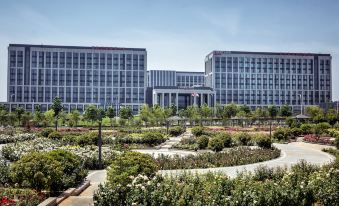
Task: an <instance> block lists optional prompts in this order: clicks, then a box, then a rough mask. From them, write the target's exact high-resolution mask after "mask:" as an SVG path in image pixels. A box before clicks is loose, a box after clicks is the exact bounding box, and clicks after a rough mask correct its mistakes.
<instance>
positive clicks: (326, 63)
mask: <svg viewBox="0 0 339 206" xmlns="http://www.w3.org/2000/svg"><path fill="white" fill-rule="evenodd" d="M205 76H206V79H205V85H206V86H208V87H211V88H213V89H214V90H215V92H216V95H215V100H214V101H215V102H216V103H219V104H221V105H224V104H230V103H235V104H246V105H248V106H251V107H253V108H255V107H262V106H267V105H277V106H281V105H284V104H288V105H290V106H291V107H292V108H293V109H294V110H295V111H296V110H300V108H301V107H300V105H303V106H306V105H322V104H324V103H325V102H329V101H330V100H331V99H332V83H331V55H330V54H313V53H275V52H241V51H213V52H211V53H210V54H208V55H207V56H206V58H205Z"/></svg>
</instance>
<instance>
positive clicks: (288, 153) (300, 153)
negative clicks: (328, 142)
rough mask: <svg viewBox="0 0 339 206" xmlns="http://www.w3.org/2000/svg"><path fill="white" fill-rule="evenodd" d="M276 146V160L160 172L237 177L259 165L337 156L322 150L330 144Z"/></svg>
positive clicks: (324, 160)
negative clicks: (279, 153) (279, 151)
mask: <svg viewBox="0 0 339 206" xmlns="http://www.w3.org/2000/svg"><path fill="white" fill-rule="evenodd" d="M274 146H275V147H277V148H279V149H280V150H281V156H280V157H279V158H277V159H274V160H269V161H265V162H260V163H254V164H249V165H241V166H233V167H218V168H206V169H186V170H185V169H182V170H161V171H159V174H164V175H178V174H182V173H185V172H191V173H199V174H203V173H208V172H216V173H224V174H226V175H228V176H230V177H231V178H232V177H235V176H236V175H237V173H238V172H243V171H248V172H253V171H254V170H255V169H256V168H257V167H258V166H260V165H262V166H267V167H269V168H274V167H287V168H290V167H291V166H292V165H295V164H297V163H298V162H300V161H301V160H306V161H307V162H309V163H311V164H316V165H323V164H326V163H329V162H331V161H332V160H334V159H335V158H334V157H333V156H332V155H329V154H327V153H325V152H322V151H321V149H322V148H326V147H329V146H323V145H314V144H309V143H303V142H293V143H289V144H274Z"/></svg>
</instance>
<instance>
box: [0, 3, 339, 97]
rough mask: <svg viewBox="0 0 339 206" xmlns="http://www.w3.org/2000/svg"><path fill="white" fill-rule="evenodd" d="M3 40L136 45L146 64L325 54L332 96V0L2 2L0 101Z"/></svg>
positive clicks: (335, 40) (180, 66)
mask: <svg viewBox="0 0 339 206" xmlns="http://www.w3.org/2000/svg"><path fill="white" fill-rule="evenodd" d="M9 43H29V44H56V45H80V46H121V47H141V48H146V49H147V52H148V69H175V70H189V71H203V70H204V58H205V56H206V54H208V53H209V52H211V51H212V50H246V51H283V52H320V53H331V54H332V59H333V60H332V64H333V68H332V69H333V72H332V79H333V87H332V89H333V99H334V100H339V81H336V79H338V78H339V70H338V66H339V1H335V0H333V1H331V0H322V1H313V0H284V1H283V0H281V1H278V0H271V1H269V0H266V1H263V0H255V1H250V0H248V1H213V0H211V1H206V0H204V1H199V0H191V1H189V0H181V1H179V0H178V1H174V0H173V1H169V0H168V1H161V0H158V1H155V0H154V1H153V0H138V1H137V0H129V1H122V0H119V1H99V0H98V1H93V0H92V1H89V0H88V1H86V0H72V1H69V0H58V1H43V0H35V1H33V0H25V1H24V0H22V1H18V0H8V1H5V0H2V1H1V3H0V71H1V74H2V75H0V101H5V100H6V90H7V86H6V82H7V46H8V44H9Z"/></svg>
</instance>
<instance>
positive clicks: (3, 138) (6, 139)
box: [0, 133, 36, 144]
mask: <svg viewBox="0 0 339 206" xmlns="http://www.w3.org/2000/svg"><path fill="white" fill-rule="evenodd" d="M35 137H36V135H35V134H31V133H24V134H16V135H13V136H12V135H5V134H0V144H6V143H11V142H19V141H26V140H32V139H34V138H35Z"/></svg>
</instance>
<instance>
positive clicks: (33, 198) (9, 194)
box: [0, 188, 46, 206]
mask: <svg viewBox="0 0 339 206" xmlns="http://www.w3.org/2000/svg"><path fill="white" fill-rule="evenodd" d="M45 199H46V195H45V194H43V193H37V192H36V191H35V190H31V189H16V188H0V205H1V206H2V205H25V206H26V205H27V206H33V205H38V204H39V203H40V202H42V201H43V200H45Z"/></svg>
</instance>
